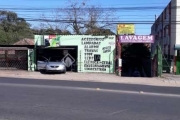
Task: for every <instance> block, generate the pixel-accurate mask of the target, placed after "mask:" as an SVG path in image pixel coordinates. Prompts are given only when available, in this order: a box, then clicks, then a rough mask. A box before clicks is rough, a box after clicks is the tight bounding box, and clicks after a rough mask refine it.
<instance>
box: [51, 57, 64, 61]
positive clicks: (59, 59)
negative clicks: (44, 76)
mask: <svg viewBox="0 0 180 120" xmlns="http://www.w3.org/2000/svg"><path fill="white" fill-rule="evenodd" d="M61 59H62V58H61V57H51V58H50V59H49V61H50V62H61Z"/></svg>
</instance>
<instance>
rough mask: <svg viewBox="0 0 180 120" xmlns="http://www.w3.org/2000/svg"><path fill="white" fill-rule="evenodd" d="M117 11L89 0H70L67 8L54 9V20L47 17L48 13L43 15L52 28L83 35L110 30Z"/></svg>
mask: <svg viewBox="0 0 180 120" xmlns="http://www.w3.org/2000/svg"><path fill="white" fill-rule="evenodd" d="M115 13H116V12H115V10H113V9H104V8H101V7H100V6H99V7H97V6H91V5H88V1H87V0H84V1H79V0H69V1H68V5H67V6H66V7H65V8H58V9H56V10H55V11H54V17H52V18H53V22H52V20H50V18H48V17H45V16H48V15H43V16H44V17H43V18H44V20H45V22H46V25H47V26H49V27H50V28H52V27H53V28H59V29H61V30H68V31H71V32H72V33H74V34H79V35H81V34H95V32H99V33H100V32H101V31H104V30H105V31H106V32H107V31H109V30H108V29H111V28H112V24H111V22H113V21H114V20H116V19H115V18H113V17H114V14H115ZM52 18H51V19H52ZM54 23H56V24H54ZM57 23H59V24H57ZM54 25H55V26H54ZM57 25H59V26H57ZM113 28H114V26H113ZM101 33H103V32H101ZM110 33H112V32H110Z"/></svg>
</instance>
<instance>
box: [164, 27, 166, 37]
mask: <svg viewBox="0 0 180 120" xmlns="http://www.w3.org/2000/svg"><path fill="white" fill-rule="evenodd" d="M164 37H166V27H165V28H164Z"/></svg>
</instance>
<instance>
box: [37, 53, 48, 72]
mask: <svg viewBox="0 0 180 120" xmlns="http://www.w3.org/2000/svg"><path fill="white" fill-rule="evenodd" d="M47 62H48V59H47V58H45V57H43V56H41V57H39V58H38V61H37V69H38V70H44V69H45V67H46V64H47Z"/></svg>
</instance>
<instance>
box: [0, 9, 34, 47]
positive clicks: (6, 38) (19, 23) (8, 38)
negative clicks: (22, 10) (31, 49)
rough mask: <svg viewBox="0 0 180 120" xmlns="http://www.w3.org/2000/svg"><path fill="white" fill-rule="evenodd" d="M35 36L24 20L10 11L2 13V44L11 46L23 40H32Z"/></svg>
mask: <svg viewBox="0 0 180 120" xmlns="http://www.w3.org/2000/svg"><path fill="white" fill-rule="evenodd" d="M32 37H33V34H32V31H31V29H30V24H28V23H27V22H26V21H25V20H24V19H23V18H19V17H18V16H17V14H16V13H14V12H10V11H0V44H1V45H10V44H13V43H15V42H17V41H19V40H20V39H23V38H32Z"/></svg>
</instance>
